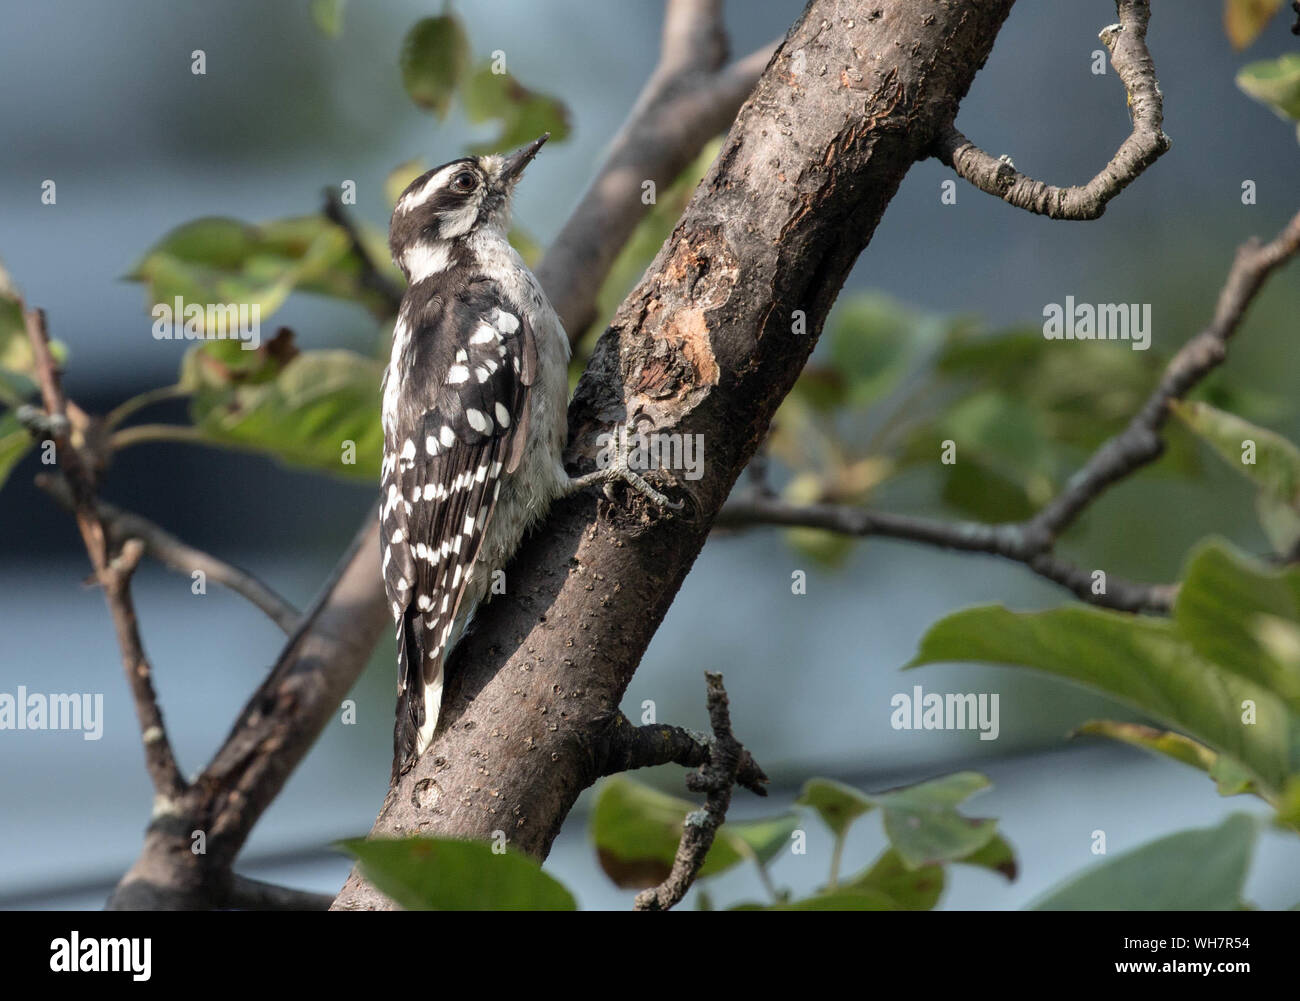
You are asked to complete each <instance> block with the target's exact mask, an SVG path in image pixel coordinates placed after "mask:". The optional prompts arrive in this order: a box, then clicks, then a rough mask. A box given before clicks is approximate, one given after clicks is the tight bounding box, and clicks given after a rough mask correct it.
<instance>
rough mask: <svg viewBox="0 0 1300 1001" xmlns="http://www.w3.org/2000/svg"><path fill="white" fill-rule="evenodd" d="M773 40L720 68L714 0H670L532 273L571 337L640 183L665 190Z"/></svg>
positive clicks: (752, 76) (627, 222) (582, 329)
mask: <svg viewBox="0 0 1300 1001" xmlns="http://www.w3.org/2000/svg"><path fill="white" fill-rule="evenodd" d="M776 45H777V43H776V42H772V43H771V44H769V45H765V46H764V47H763V48H761V49H758V50H757V51H755V52H753V53H751V54H750V55H748V56H746V57H745V58H743V59H741V60H739V61H737V62H735V63H732V64H731V65H730V66H723V62H724V61H725V59H726V56H727V42H726V35H725V32H724V31H723V26H722V0H669V2H668V3H667V5H666V8H665V14H664V30H663V38H662V42H661V46H660V56H659V63H658V65H657V66H656V67H655V70H654V72H653V73H652V74H651V75H650V78H649V79H648V80H647V81H646V84H645V86H644V87H643V88H642V90H641V94H640V95H639V96H638V97H637V100H636V104H635V105H634V106H633V108H632V111H631V112H630V114H629V115H628V118H627V121H626V122H624V124H623V127H622V128H621V129H620V130H619V132H618V134H617V135H616V136H615V137H614V139H613V140H612V141H611V142H610V145H609V147H608V149H607V151H606V153H605V159H604V162H603V163H602V164H601V167H600V170H599V171H597V173H596V176H595V177H594V178H593V179H592V182H591V184H590V185H589V186H588V188H587V190H586V191H585V192H584V193H583V195H582V198H581V199H580V200H579V202H578V205H577V207H576V208H575V209H574V211H573V214H572V215H571V216H570V217H569V220H568V222H567V223H565V225H564V228H563V229H561V230H560V233H559V235H558V236H556V238H555V241H554V242H553V243H552V244H551V246H550V248H549V249H548V250H547V251H546V254H545V255H544V256H543V257H542V260H541V261H540V262H539V264H538V266H537V277H538V279H539V280H540V281H541V283H542V288H544V289H545V290H546V294H547V297H548V298H549V299H550V301H551V305H552V306H554V307H555V311H556V313H558V314H559V317H560V319H561V321H563V323H564V328H565V330H567V331H568V332H569V339H570V340H572V341H574V342H575V343H576V342H577V341H578V340H579V339H580V338H581V337H582V336H583V334H585V333H586V331H587V328H588V327H590V326H591V324H592V322H593V321H594V320H595V319H596V297H597V294H598V293H599V292H600V287H601V285H602V284H603V283H604V280H605V278H606V276H608V274H609V271H610V268H611V267H613V264H614V259H615V258H616V257H617V256H618V253H619V251H620V250H622V248H623V245H624V244H625V243H627V241H628V238H629V237H630V236H631V235H632V232H633V230H635V229H636V226H637V223H639V222H640V221H641V219H642V217H643V216H644V215H645V214H646V213H647V212H648V211H649V209H650V206H648V205H645V204H643V203H642V201H641V185H642V184H643V183H644V182H645V181H653V182H654V183H655V185H656V187H657V188H658V189H660V190H662V189H663V188H666V187H667V186H668V185H669V184H671V183H672V182H673V181H674V180H676V178H677V176H678V175H679V174H680V173H681V172H682V171H683V170H685V169H686V167H687V165H688V164H689V163H690V162H691V160H692V159H693V158H694V157H695V156H696V154H697V153H699V151H700V150H701V149H702V148H703V147H704V145H705V143H707V142H708V141H709V140H710V139H712V138H713V137H714V136H716V135H717V134H718V133H720V132H722V131H723V130H724V129H725V128H726V127H727V126H728V125H730V124H731V121H732V119H734V118H735V117H736V111H737V109H738V108H739V107H740V104H741V102H742V101H743V100H744V99H745V97H746V96H747V95H748V94H749V92H750V91H751V90H753V88H754V84H755V83H756V82H757V80H758V77H759V74H760V73H762V71H763V67H765V66H766V65H767V63H768V61H769V60H770V59H771V57H772V53H774V52H775V51H776Z"/></svg>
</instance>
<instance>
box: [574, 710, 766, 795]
mask: <svg viewBox="0 0 1300 1001" xmlns="http://www.w3.org/2000/svg"><path fill="white" fill-rule="evenodd" d="M595 743H596V744H597V753H598V756H599V764H598V765H597V766H596V767H597V768H598V769H599V772H600V774H601V775H618V774H621V773H622V772H629V771H632V770H634V769H637V768H653V767H654V766H655V765H681V766H683V767H684V768H698V767H700V766H701V765H706V764H708V763H709V762H710V761H711V760H712V750H711V748H712V745H711V744H710V742H709V741H708V740H707V739H705V738H704V737H703V736H701V735H699V734H695V733H692V732H691V731H690V730H687V729H685V728H684V727H680V726H667V725H665V724H662V723H648V724H646V725H645V726H633V725H632V723H631V721H630V720H628V718H627V717H626V716H624V715H623V714H622V713H618V714H616V715H615V716H614V719H613V722H612V723H611V725H610V728H609V730H608V731H607V732H606V733H603V734H601V735H600V736H599V737H598V738H597V739H596V741H595ZM767 782H768V778H767V774H766V773H765V772H764V771H763V769H762V768H760V767H759V765H758V762H757V761H755V760H754V757H753V755H751V754H750V753H749V751H747V750H745V749H744V748H742V749H741V752H740V764H739V767H738V768H737V769H736V785H738V786H741V787H742V788H745V789H748V790H749V791H750V792H752V793H753V794H754V795H756V796H766V795H767Z"/></svg>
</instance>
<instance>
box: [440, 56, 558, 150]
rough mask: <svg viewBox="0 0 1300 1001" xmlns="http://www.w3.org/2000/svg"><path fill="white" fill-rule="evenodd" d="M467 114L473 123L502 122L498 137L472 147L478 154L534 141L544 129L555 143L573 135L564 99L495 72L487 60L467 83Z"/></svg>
mask: <svg viewBox="0 0 1300 1001" xmlns="http://www.w3.org/2000/svg"><path fill="white" fill-rule="evenodd" d="M463 98H464V102H465V115H466V117H468V118H469V120H470V121H471V122H488V121H499V122H500V123H501V129H500V132H499V134H498V135H497V136H496V138H495V139H491V140H489V141H487V142H482V143H476V144H474V145H472V146H471V147H470V149H471V150H472V151H473V152H475V153H500V152H505V151H508V150H511V149H514V148H515V147H516V146H522V145H523V144H524V143H528V142H532V141H533V140H534V139H536V138H537V137H538V136H540V135H541V134H542V133H543V132H549V133H550V134H551V141H552V142H562V141H563V140H565V139H567V138H568V136H569V112H568V109H567V108H566V107H565V106H564V104H563V103H562V102H560V101H559V100H557V99H556V98H553V97H548V96H547V95H545V94H539V93H537V92H536V91H533V90H529V89H528V88H527V87H525V86H524V85H523V84H521V83H519V81H518V80H516V79H515V78H514V77H513V76H511V75H510V74H509V73H493V72H492V64H491V63H484V64H483V65H482V66H480V67H479V68H478V69H476V70H475V71H474V72H473V74H472V75H471V76H470V78H469V80H468V82H467V83H466V84H465V89H464V93H463Z"/></svg>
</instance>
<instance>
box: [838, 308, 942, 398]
mask: <svg viewBox="0 0 1300 1001" xmlns="http://www.w3.org/2000/svg"><path fill="white" fill-rule="evenodd" d="M948 322H949V321H947V320H946V319H942V318H938V317H933V316H925V315H923V314H920V313H914V312H912V311H910V310H907V309H905V308H904V307H903V306H902V305H901V304H900V303H898V302H897V301H896V300H894V299H891V298H890V297H889V296H885V295H879V294H871V293H867V294H859V295H854V296H848V297H845V298H844V299H842V300H841V301H840V302H839V303H837V304H836V306H835V309H834V311H833V312H832V314H831V317H830V322H829V327H830V330H829V331H828V334H829V336H828V338H827V340H828V342H829V347H830V364H831V368H832V369H833V370H834V371H835V372H836V373H837V374H838V375H839V376H840V377H841V379H842V380H843V382H844V385H845V389H846V393H845V399H844V403H845V404H846V405H848V406H851V407H859V408H862V407H868V406H870V405H871V404H873V403H875V402H877V401H878V400H881V399H883V398H884V397H885V396H887V395H888V394H889V393H891V392H893V391H894V390H895V389H897V388H898V385H899V383H900V382H901V381H902V379H903V376H904V375H906V374H907V373H908V371H910V370H911V369H912V368H913V366H914V365H915V364H916V361H917V358H918V356H919V355H920V354H922V353H923V351H925V350H928V349H930V348H932V347H933V346H934V344H936V343H937V342H938V341H939V340H940V339H941V338H942V337H943V336H944V333H945V329H944V328H945V327H946V326H947V325H948Z"/></svg>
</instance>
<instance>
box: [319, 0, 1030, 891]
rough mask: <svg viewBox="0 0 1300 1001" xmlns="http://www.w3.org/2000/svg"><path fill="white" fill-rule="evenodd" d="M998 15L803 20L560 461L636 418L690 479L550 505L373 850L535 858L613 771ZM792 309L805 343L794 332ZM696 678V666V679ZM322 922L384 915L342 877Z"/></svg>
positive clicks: (967, 0) (930, 1)
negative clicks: (864, 257)
mask: <svg viewBox="0 0 1300 1001" xmlns="http://www.w3.org/2000/svg"><path fill="white" fill-rule="evenodd" d="M1012 3H1013V0H961V2H958V0H888V2H886V0H871V2H866V3H862V2H854V0H813V2H812V3H811V4H810V5H809V7H808V9H807V10H806V11H805V13H804V16H803V18H802V19H801V20H800V21H799V23H798V24H796V25H795V27H794V28H793V29H792V30H791V32H790V34H789V35H788V37H787V39H786V41H785V43H784V44H783V45H782V46H781V48H780V50H779V51H778V53H777V55H776V56H775V58H774V59H773V61H772V62H771V63H770V64H769V66H768V68H767V70H766V72H765V73H764V74H763V77H762V78H761V79H760V81H759V84H758V86H757V88H756V90H755V92H754V94H753V95H752V97H751V98H750V100H749V102H748V103H747V104H746V105H745V106H744V107H743V108H742V109H741V112H740V114H739V116H738V118H737V121H736V123H735V125H734V126H733V127H732V129H731V132H730V134H729V136H728V139H727V141H726V143H725V145H724V147H723V149H722V152H721V153H720V155H719V157H718V160H717V162H716V163H715V164H714V165H713V168H712V169H711V170H710V172H709V174H708V176H707V177H706V178H705V180H704V181H703V182H702V183H701V185H700V187H699V189H698V190H697V192H696V194H695V196H694V198H693V199H692V201H691V203H690V205H689V206H688V207H687V209H686V212H685V213H684V215H683V217H682V219H681V221H680V222H679V224H678V226H677V228H676V230H675V231H674V233H673V235H672V236H671V237H670V239H669V240H668V241H667V243H666V244H665V245H664V247H663V248H662V249H661V251H660V253H659V255H658V257H657V258H656V259H655V261H654V263H653V264H652V265H651V266H650V268H649V270H648V271H647V273H646V276H645V278H643V279H642V282H641V284H640V285H639V286H638V287H637V289H636V290H635V291H634V292H633V293H632V294H631V295H630V296H629V297H628V299H627V300H626V301H625V302H624V303H623V305H622V307H621V308H620V310H619V312H618V314H617V316H616V317H615V320H614V323H613V324H612V326H611V328H610V329H609V330H608V331H606V333H605V335H604V336H603V337H602V339H601V341H600V343H599V345H598V347H597V350H596V353H595V356H594V358H593V360H592V363H591V365H590V367H589V368H588V371H587V373H586V375H585V376H584V378H583V380H582V383H581V384H580V385H579V388H578V392H577V394H576V396H575V399H574V402H573V405H572V408H571V410H570V430H571V433H572V436H573V437H572V443H573V447H574V455H575V457H577V456H590V455H592V454H593V453H594V451H595V437H596V435H597V434H598V433H600V432H601V431H606V430H609V429H610V428H611V427H612V426H613V425H615V424H617V423H619V422H621V421H623V420H624V419H625V418H626V416H627V415H629V414H632V415H636V414H643V415H645V416H646V417H648V418H650V419H651V420H652V421H653V422H654V424H655V426H656V430H658V431H662V432H672V433H682V434H702V435H703V436H704V439H703V440H704V443H705V458H706V462H705V471H704V476H703V478H702V479H700V480H697V481H694V482H674V481H672V480H671V479H668V480H661V484H662V485H666V486H667V487H668V488H669V490H670V492H672V493H673V494H674V496H676V497H677V498H679V499H685V500H686V501H687V507H686V511H685V512H684V513H683V514H681V515H677V516H674V517H671V518H666V517H662V516H661V515H660V514H659V513H658V512H654V511H649V510H647V509H646V508H645V507H644V505H642V504H641V503H640V499H639V498H631V499H627V500H626V501H625V503H624V505H623V506H619V507H613V506H611V505H609V504H608V503H607V502H605V501H603V500H602V501H600V502H599V509H598V508H597V505H598V502H597V501H596V499H595V497H594V495H589V496H583V497H577V498H573V499H572V500H570V501H568V502H565V503H563V504H561V505H559V506H557V508H556V510H555V511H554V512H553V513H552V515H551V517H550V518H549V519H548V520H547V522H546V524H545V526H544V528H543V530H542V531H540V532H538V533H536V534H535V535H534V536H533V537H532V539H531V540H530V541H529V543H527V544H526V545H525V547H524V549H523V550H522V551H521V553H520V554H519V556H518V557H517V558H516V560H515V561H514V563H512V565H511V567H510V570H509V580H508V595H507V596H506V598H505V599H497V600H496V601H495V602H493V603H492V604H491V605H489V606H488V607H487V608H485V609H484V610H483V613H482V614H481V616H480V620H479V625H478V628H477V630H476V631H475V633H474V634H473V635H471V636H470V637H468V638H467V639H466V641H465V642H463V643H462V644H461V645H460V647H459V648H458V650H457V652H456V655H455V656H454V659H453V661H452V663H451V665H450V670H449V674H450V678H451V682H450V686H449V688H448V690H447V693H446V696H445V701H444V710H443V712H444V722H443V724H442V725H443V729H442V731H441V733H440V735H439V737H438V738H437V740H436V741H435V743H434V744H433V746H432V747H431V748H430V750H429V751H428V752H427V753H426V754H425V756H424V757H423V758H422V759H421V760H420V761H419V763H418V764H417V765H416V766H415V767H414V768H413V769H411V770H410V771H409V772H408V773H406V775H404V776H403V777H402V778H401V779H400V781H399V782H398V784H397V785H396V787H395V788H393V789H391V790H390V792H389V796H388V798H387V800H386V802H385V804H384V807H383V810H382V812H381V813H380V815H379V818H378V819H377V821H376V822H375V826H374V832H373V833H374V834H376V835H388V836H393V835H401V834H415V833H425V834H430V835H443V836H456V837H488V836H490V835H491V834H492V832H494V831H498V830H501V831H504V832H505V834H506V836H507V837H508V838H509V840H510V841H511V842H512V843H513V844H514V845H515V846H516V847H519V848H521V849H523V850H525V851H528V852H531V853H532V854H534V855H536V856H538V857H545V855H546V854H547V852H548V850H549V848H550V845H551V842H552V840H553V839H554V837H555V835H556V833H557V832H558V830H559V828H560V825H561V824H562V822H563V821H564V818H565V816H566V815H567V814H568V812H569V810H570V808H571V807H572V805H573V802H574V800H575V799H576V798H577V796H578V794H579V793H580V792H581V791H582V790H583V789H584V788H585V787H587V786H588V785H590V784H591V783H592V782H593V781H594V780H595V779H596V778H598V777H599V776H600V775H602V774H604V772H605V771H606V770H607V767H606V763H605V762H604V761H602V753H601V749H602V747H603V746H605V744H606V743H607V742H606V741H605V740H604V739H603V730H604V729H605V728H607V727H608V726H610V725H611V722H612V721H613V720H616V719H617V718H618V714H617V707H618V704H619V701H620V699H621V698H622V696H623V693H624V691H625V689H626V688H627V685H628V682H629V680H630V679H631V677H632V673H633V672H634V671H635V669H636V666H637V664H638V662H639V661H640V658H641V655H642V653H643V652H644V650H645V648H646V646H647V644H648V643H649V641H650V638H651V636H652V635H653V634H654V631H655V629H656V628H657V626H658V625H659V622H660V621H661V620H662V618H663V616H664V614H665V612H666V611H667V609H668V606H669V604H670V603H671V601H672V599H673V596H674V595H675V594H676V592H677V589H678V587H679V586H680V585H681V582H682V579H683V578H684V577H685V575H686V573H687V571H688V570H689V569H690V567H691V564H692V563H693V562H694V560H695V557H696V556H697V554H698V553H699V551H700V548H701V547H702V546H703V544H704V541H705V539H706V537H707V534H708V530H709V527H710V524H711V522H712V520H713V517H714V515H715V514H716V513H717V511H718V509H719V508H720V507H721V505H722V502H723V500H724V499H725V498H726V496H727V493H728V492H729V490H730V489H731V485H732V483H733V482H734V480H735V478H736V476H737V475H738V474H739V472H740V471H741V469H742V468H743V467H744V465H745V462H746V461H747V460H748V458H749V457H750V455H751V454H752V453H753V451H754V449H755V447H756V445H757V443H758V442H759V441H760V440H761V439H762V437H763V435H764V433H765V432H766V430H767V427H768V423H769V421H770V420H771V418H772V415H773V413H774V411H775V410H776V407H777V405H778V404H779V403H780V401H781V399H782V398H783V397H784V396H785V394H786V393H787V392H788V391H789V389H790V387H791V386H792V385H793V383H794V381H795V379H796V378H797V376H798V374H799V372H800V370H801V369H802V367H803V365H804V362H805V361H806V359H807V357H808V354H809V353H810V352H811V350H812V348H813V346H814V344H815V342H816V337H817V335H818V333H820V330H821V325H822V322H823V321H824V319H825V317H826V314H827V312H828V311H829V309H830V307H831V304H832V302H833V301H834V299H835V296H836V294H837V293H838V292H839V289H840V287H841V285H842V283H843V281H844V279H845V277H846V275H847V274H848V272H849V269H850V268H851V267H852V265H853V263H854V261H855V260H856V259H857V256H858V254H859V253H860V252H861V251H862V249H863V247H865V246H866V244H867V241H868V240H869V239H870V237H871V235H872V232H873V231H874V229H875V227H876V225H877V223H878V222H879V221H880V218H881V216H882V214H883V213H884V210H885V207H886V205H887V204H888V203H889V200H890V198H891V197H892V196H893V194H894V192H895V191H896V189H897V187H898V184H899V182H900V181H901V180H902V178H903V176H904V174H905V173H906V172H907V170H908V168H909V167H910V166H911V165H912V164H913V163H914V162H916V161H917V160H920V159H923V158H925V157H926V156H928V155H929V154H930V150H931V148H932V144H933V143H934V141H935V138H936V136H937V135H939V134H940V130H941V129H943V128H944V127H946V126H947V125H948V124H950V123H951V121H952V119H953V116H954V115H955V113H956V109H957V104H958V102H959V101H960V99H961V98H962V97H963V96H964V95H965V93H966V91H967V89H968V88H969V86H970V83H971V80H972V79H973V77H974V74H975V72H976V71H977V69H978V68H979V67H980V66H981V65H982V64H983V62H984V60H985V58H986V57H987V55H988V53H989V51H990V49H991V47H992V45H993V41H994V39H995V37H996V35H997V32H998V29H999V27H1000V26H1001V23H1002V21H1003V19H1004V18H1005V17H1006V14H1007V12H1008V11H1009V9H1010V7H1011V5H1012ZM798 310H802V311H803V312H804V314H805V317H806V333H805V334H803V335H802V336H800V335H798V334H796V333H794V332H793V328H794V319H793V317H794V314H795V312H796V311H798ZM700 666H701V667H706V666H707V665H700ZM334 906H335V907H336V908H338V909H365V908H387V907H390V906H391V904H390V903H389V902H388V901H387V900H386V899H385V898H384V897H383V896H382V895H380V894H379V893H377V892H376V891H375V890H374V889H373V888H371V887H370V886H368V885H367V884H366V883H365V882H364V881H363V880H361V879H360V878H359V877H358V876H357V874H356V873H354V874H353V875H352V876H351V877H350V878H349V880H348V882H347V884H346V885H345V886H344V888H343V891H342V892H341V894H340V895H339V897H338V899H337V900H336V901H335V905H334Z"/></svg>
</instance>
